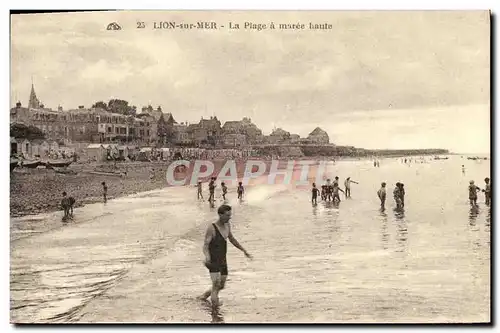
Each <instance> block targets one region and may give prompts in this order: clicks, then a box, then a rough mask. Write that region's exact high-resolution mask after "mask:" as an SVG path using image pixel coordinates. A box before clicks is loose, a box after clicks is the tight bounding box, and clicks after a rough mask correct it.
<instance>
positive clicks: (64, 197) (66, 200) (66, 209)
mask: <svg viewBox="0 0 500 333" xmlns="http://www.w3.org/2000/svg"><path fill="white" fill-rule="evenodd" d="M69 206H70V203H69V198H68V197H67V194H66V192H63V193H62V199H61V207H62V209H63V211H64V215H63V218H62V219H63V221H66V220H67V219H68V218H69Z"/></svg>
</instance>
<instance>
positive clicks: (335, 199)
mask: <svg viewBox="0 0 500 333" xmlns="http://www.w3.org/2000/svg"><path fill="white" fill-rule="evenodd" d="M339 191H340V192H344V191H343V190H342V189H341V188H340V187H339V184H338V183H335V182H334V183H333V188H332V192H333V199H332V201H333V202H337V203H340V201H341V200H340V195H339ZM344 194H345V192H344Z"/></svg>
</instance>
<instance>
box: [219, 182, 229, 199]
mask: <svg viewBox="0 0 500 333" xmlns="http://www.w3.org/2000/svg"><path fill="white" fill-rule="evenodd" d="M220 186H221V188H222V199H223V200H226V194H227V186H226V183H224V182H222V183H220Z"/></svg>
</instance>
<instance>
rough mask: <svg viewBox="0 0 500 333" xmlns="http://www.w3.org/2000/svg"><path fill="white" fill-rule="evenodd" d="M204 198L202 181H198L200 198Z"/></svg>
mask: <svg viewBox="0 0 500 333" xmlns="http://www.w3.org/2000/svg"><path fill="white" fill-rule="evenodd" d="M200 199H201V200H203V193H202V187H201V182H198V200H200Z"/></svg>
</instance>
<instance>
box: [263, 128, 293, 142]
mask: <svg viewBox="0 0 500 333" xmlns="http://www.w3.org/2000/svg"><path fill="white" fill-rule="evenodd" d="M268 140H269V143H270V144H285V143H290V132H287V131H285V130H284V129H282V128H275V129H274V130H273V131H272V132H271V134H269V137H268Z"/></svg>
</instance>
